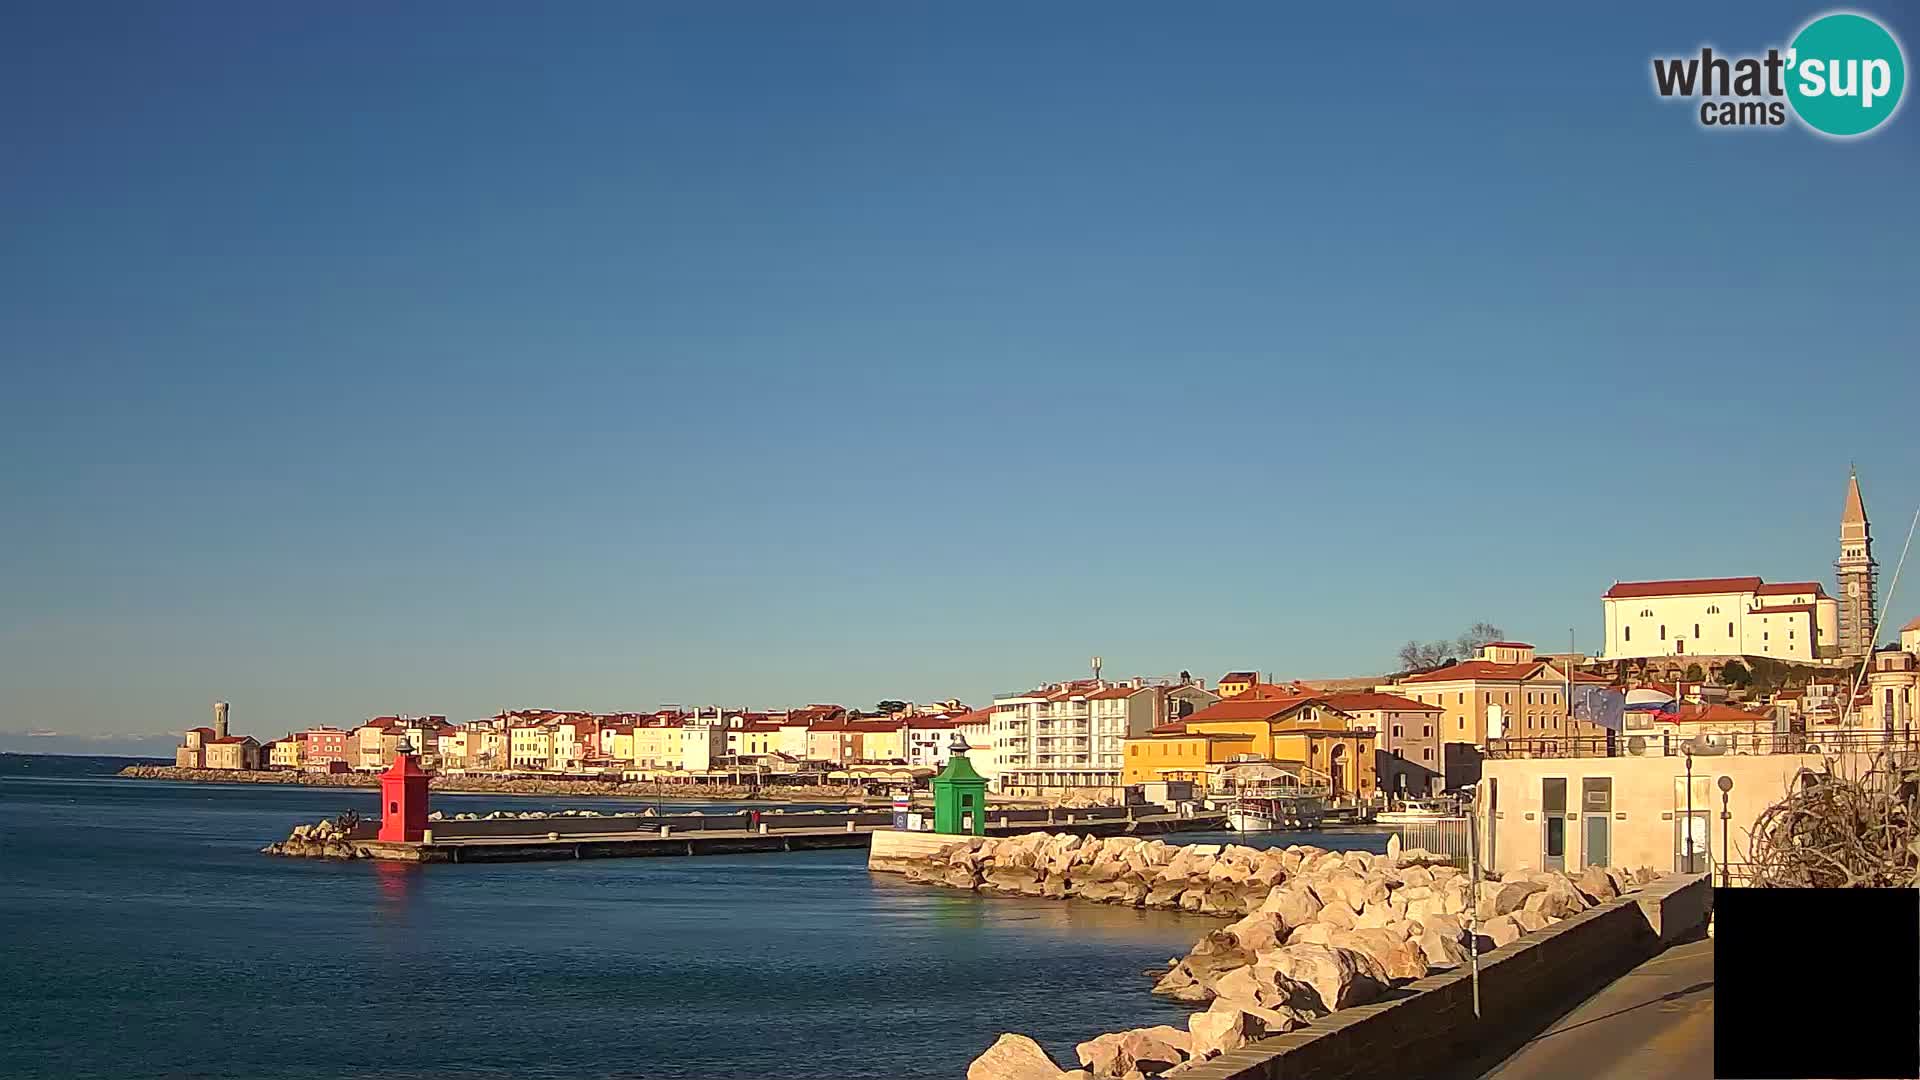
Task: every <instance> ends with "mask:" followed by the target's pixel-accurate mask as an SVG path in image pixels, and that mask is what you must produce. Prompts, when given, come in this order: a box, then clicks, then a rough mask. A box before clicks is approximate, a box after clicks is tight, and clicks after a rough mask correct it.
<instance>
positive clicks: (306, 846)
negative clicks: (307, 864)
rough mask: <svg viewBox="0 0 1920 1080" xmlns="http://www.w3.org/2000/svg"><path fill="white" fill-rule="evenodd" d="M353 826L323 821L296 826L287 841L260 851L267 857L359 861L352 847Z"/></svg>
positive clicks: (355, 850)
mask: <svg viewBox="0 0 1920 1080" xmlns="http://www.w3.org/2000/svg"><path fill="white" fill-rule="evenodd" d="M353 831H354V830H353V826H352V825H351V824H344V825H343V824H341V823H339V822H335V821H334V820H333V819H331V818H323V819H322V820H320V821H317V822H314V823H313V824H312V825H295V826H294V827H293V832H291V833H289V834H287V838H286V839H285V840H279V841H275V842H274V843H271V844H268V845H267V846H266V847H263V848H261V849H260V850H261V852H262V853H264V854H267V855H289V856H293V857H295V858H304V859H358V858H360V849H359V848H358V847H356V846H355V845H354V843H353V840H354V837H353Z"/></svg>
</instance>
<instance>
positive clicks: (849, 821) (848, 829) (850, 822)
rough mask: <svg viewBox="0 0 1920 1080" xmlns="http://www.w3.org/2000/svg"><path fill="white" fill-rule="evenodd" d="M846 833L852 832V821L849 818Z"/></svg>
mask: <svg viewBox="0 0 1920 1080" xmlns="http://www.w3.org/2000/svg"><path fill="white" fill-rule="evenodd" d="M847 831H848V832H852V831H853V820H852V819H851V818H849V819H848V820H847Z"/></svg>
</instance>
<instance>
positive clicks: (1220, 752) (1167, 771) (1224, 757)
mask: <svg viewBox="0 0 1920 1080" xmlns="http://www.w3.org/2000/svg"><path fill="white" fill-rule="evenodd" d="M1251 686H1252V684H1251V683H1249V684H1248V688H1251ZM1241 693H1242V694H1243V695H1244V694H1245V690H1244V689H1243V690H1242V691H1241ZM1351 725H1352V717H1351V716H1349V715H1348V714H1346V713H1345V712H1342V711H1341V710H1339V709H1336V708H1334V707H1333V706H1331V705H1329V704H1328V703H1327V701H1326V699H1325V698H1324V697H1320V696H1311V695H1305V696H1295V697H1273V698H1268V697H1254V696H1252V695H1247V696H1242V697H1237V698H1235V697H1230V698H1226V699H1225V700H1222V701H1220V702H1218V703H1216V704H1213V705H1209V706H1207V707H1206V708H1204V709H1201V710H1200V711H1199V712H1196V713H1194V714H1192V715H1191V716H1188V717H1186V718H1185V719H1184V720H1178V721H1175V722H1173V723H1170V724H1162V725H1160V726H1159V727H1156V728H1154V729H1152V730H1151V731H1149V732H1148V733H1147V734H1146V736H1145V737H1144V738H1139V739H1128V740H1127V743H1126V747H1127V749H1126V761H1125V764H1124V766H1123V768H1122V782H1123V783H1127V784H1137V783H1144V782H1146V781H1148V780H1190V781H1193V782H1194V783H1196V784H1198V785H1200V786H1202V787H1211V786H1212V777H1213V776H1215V775H1217V774H1218V772H1219V770H1218V768H1216V767H1217V766H1221V765H1225V764H1227V763H1229V762H1252V761H1257V762H1263V763H1267V764H1272V765H1275V766H1278V767H1279V768H1281V769H1284V770H1286V771H1288V772H1292V773H1294V774H1296V775H1298V776H1299V777H1300V778H1301V780H1302V782H1304V783H1308V784H1312V785H1315V786H1318V785H1325V786H1326V787H1328V788H1330V789H1331V790H1332V792H1333V797H1334V798H1335V799H1336V800H1347V799H1362V800H1364V799H1368V798H1371V797H1372V795H1373V793H1374V788H1375V782H1374V767H1373V766H1374V762H1373V742H1374V733H1373V731H1372V730H1371V729H1368V728H1356V727H1353V726H1351Z"/></svg>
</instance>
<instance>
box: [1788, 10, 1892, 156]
mask: <svg viewBox="0 0 1920 1080" xmlns="http://www.w3.org/2000/svg"><path fill="white" fill-rule="evenodd" d="M1787 71H1788V74H1787V100H1788V101H1790V102H1792V103H1793V111H1794V112H1795V113H1796V114H1798V115H1799V117H1800V119H1801V120H1803V121H1805V122H1806V124H1807V126H1808V127H1811V128H1813V129H1814V130H1815V131H1819V132H1823V133H1825V134H1828V135H1837V136H1841V137H1846V136H1849V135H1864V134H1866V133H1867V132H1869V131H1872V130H1873V129H1874V128H1877V127H1879V126H1880V125H1881V124H1883V123H1886V121H1887V118H1888V117H1890V116H1892V115H1893V112H1894V110H1895V109H1897V108H1899V107H1900V92H1901V91H1902V90H1905V89H1906V87H1907V61H1906V57H1905V56H1904V55H1903V54H1902V53H1901V51H1900V43H1899V42H1898V41H1895V40H1894V38H1893V35H1892V34H1890V33H1888V32H1887V29H1886V27H1884V26H1881V25H1880V24H1879V23H1877V22H1874V21H1873V20H1872V19H1869V18H1867V17H1866V16H1865V15H1855V14H1853V13H1851V12H1840V13H1836V14H1833V15H1822V16H1821V17H1820V18H1818V19H1815V20H1813V21H1812V22H1810V23H1808V24H1807V25H1806V28H1805V29H1803V30H1801V31H1800V33H1799V35H1798V36H1796V37H1795V38H1794V39H1793V44H1792V46H1790V47H1789V49H1788V52H1787Z"/></svg>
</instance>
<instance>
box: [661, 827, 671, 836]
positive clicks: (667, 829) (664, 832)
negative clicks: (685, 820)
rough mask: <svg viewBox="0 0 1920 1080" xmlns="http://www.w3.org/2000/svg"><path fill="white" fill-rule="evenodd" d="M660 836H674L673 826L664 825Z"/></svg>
mask: <svg viewBox="0 0 1920 1080" xmlns="http://www.w3.org/2000/svg"><path fill="white" fill-rule="evenodd" d="M660 835H661V836H672V835H673V826H671V825H662V826H660Z"/></svg>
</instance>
